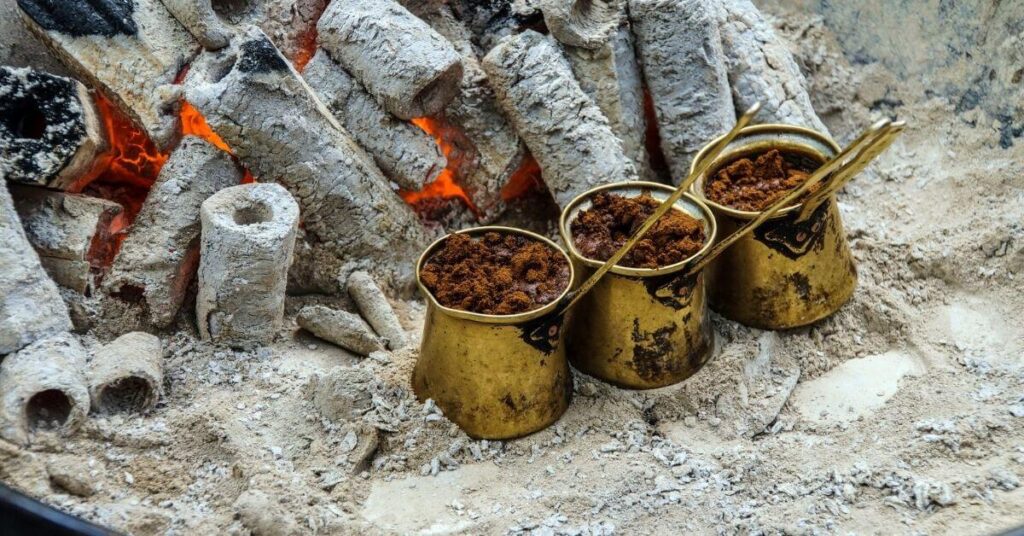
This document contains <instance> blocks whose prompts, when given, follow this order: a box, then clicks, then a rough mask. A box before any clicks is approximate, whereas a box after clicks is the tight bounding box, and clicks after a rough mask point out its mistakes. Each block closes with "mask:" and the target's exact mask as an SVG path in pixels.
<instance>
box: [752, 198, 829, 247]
mask: <svg viewBox="0 0 1024 536" xmlns="http://www.w3.org/2000/svg"><path fill="white" fill-rule="evenodd" d="M831 203H832V202H831V201H825V202H824V203H822V204H821V205H819V206H818V208H816V209H814V212H812V213H811V216H810V217H809V218H807V221H804V222H797V221H796V219H797V218H798V217H799V214H798V213H797V212H793V213H790V214H787V215H786V216H784V217H782V218H779V219H777V220H768V221H766V222H764V223H763V224H762V225H760V226H759V227H757V228H756V229H754V237H755V238H756V239H757V240H758V241H759V242H761V243H762V244H764V245H765V246H767V247H769V248H771V249H772V250H774V251H777V252H779V253H780V254H782V255H784V256H785V257H787V258H789V259H792V260H796V259H799V258H800V257H803V256H804V255H806V254H807V252H809V251H811V250H812V249H814V250H821V248H823V247H825V226H826V224H827V222H828V219H829V218H828V210H829V205H830V204H831Z"/></svg>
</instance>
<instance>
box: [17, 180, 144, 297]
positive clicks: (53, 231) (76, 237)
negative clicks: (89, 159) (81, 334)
mask: <svg viewBox="0 0 1024 536" xmlns="http://www.w3.org/2000/svg"><path fill="white" fill-rule="evenodd" d="M11 195H12V197H13V198H14V208H15V210H17V211H18V216H19V217H20V218H21V223H22V226H23V227H24V228H25V235H26V236H27V237H28V241H29V243H31V244H32V247H33V248H35V250H36V253H38V254H39V260H40V261H41V262H42V265H43V268H44V269H46V272H47V273H48V274H50V277H51V278H52V279H53V280H54V282H55V283H57V284H58V285H61V286H63V287H67V288H69V289H72V290H74V291H75V292H78V293H79V294H91V292H92V288H93V285H94V277H95V274H97V273H99V271H100V270H101V269H102V261H103V259H104V258H105V257H107V255H106V254H105V252H106V250H107V249H108V248H110V247H111V245H112V244H113V241H114V237H113V236H112V235H111V227H112V225H113V223H114V220H115V219H116V218H119V217H121V215H122V213H123V211H124V209H123V208H122V207H121V205H119V204H117V203H115V202H113V201H107V200H105V199H100V198H98V197H87V196H84V195H77V194H67V193H64V192H55V191H52V190H47V189H44V188H36V187H31V186H17V185H13V184H12V185H11Z"/></svg>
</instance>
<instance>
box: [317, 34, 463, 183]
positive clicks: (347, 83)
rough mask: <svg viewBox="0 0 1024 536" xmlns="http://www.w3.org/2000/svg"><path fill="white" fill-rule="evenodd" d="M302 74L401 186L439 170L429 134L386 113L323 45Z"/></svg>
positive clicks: (434, 176)
mask: <svg viewBox="0 0 1024 536" xmlns="http://www.w3.org/2000/svg"><path fill="white" fill-rule="evenodd" d="M303 77H305V79H306V81H307V82H309V85H310V87H312V88H313V90H314V91H316V92H317V94H318V95H319V96H320V98H321V99H323V101H324V104H326V105H327V108H328V109H330V111H331V113H333V114H334V117H335V118H337V120H338V121H339V122H341V124H342V126H343V127H345V130H347V131H348V133H349V134H351V135H352V137H353V138H355V140H356V141H357V142H359V145H361V146H362V147H363V149H366V152H368V153H369V154H370V155H371V156H372V157H373V161H374V162H376V163H377V166H379V167H380V169H381V171H383V172H384V174H385V175H387V176H388V178H390V179H391V180H393V181H395V183H396V184H398V185H399V186H401V187H402V188H406V189H408V190H420V189H422V188H423V185H424V184H426V183H429V182H433V181H434V180H435V179H437V176H438V175H440V174H441V171H443V170H444V168H445V166H446V165H447V160H446V159H445V157H444V155H442V154H441V150H440V149H439V148H438V147H437V142H435V141H434V140H433V138H431V137H430V136H429V135H427V133H426V132H423V130H421V129H419V128H417V127H416V126H415V125H411V124H409V123H407V122H405V121H402V120H399V119H398V118H396V117H395V116H393V115H391V114H390V113H388V111H387V110H385V109H384V108H383V107H382V106H381V105H380V103H378V102H377V101H376V100H374V98H373V97H372V96H370V94H369V93H367V92H366V90H365V89H364V88H363V85H362V84H360V83H359V81H358V80H356V79H355V78H353V77H352V75H351V74H349V73H348V71H346V70H345V68H344V67H342V66H341V65H340V64H338V63H337V62H335V61H334V60H333V59H331V57H330V55H328V54H327V53H326V52H324V51H323V50H319V51H317V53H316V55H315V56H313V59H312V60H311V61H310V62H309V64H308V65H307V66H306V69H305V70H304V71H303Z"/></svg>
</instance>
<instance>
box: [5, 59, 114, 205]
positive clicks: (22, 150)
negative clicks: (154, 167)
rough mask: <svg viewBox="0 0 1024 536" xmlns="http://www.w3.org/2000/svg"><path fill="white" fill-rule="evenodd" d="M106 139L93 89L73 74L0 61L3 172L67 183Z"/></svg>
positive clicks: (86, 168)
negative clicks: (78, 80) (11, 64)
mask: <svg viewBox="0 0 1024 536" xmlns="http://www.w3.org/2000/svg"><path fill="white" fill-rule="evenodd" d="M106 146H107V142H106V138H105V137H104V133H103V127H102V125H101V124H100V120H99V117H98V116H97V113H96V108H95V106H94V105H93V102H92V97H90V96H89V90H88V89H86V87H85V86H84V85H82V84H81V83H79V82H77V81H75V80H72V79H70V78H64V77H62V76H54V75H52V74H47V73H43V72H39V71H34V70H32V69H12V68H10V67H0V177H6V178H7V180H10V181H15V182H24V183H28V184H38V185H41V186H48V187H50V188H57V189H61V190H63V189H67V188H68V187H69V186H70V185H71V184H72V183H74V182H75V180H76V179H79V178H81V177H83V176H84V175H87V174H89V173H90V171H91V170H92V166H93V162H94V161H95V160H96V156H97V155H98V154H99V153H101V152H102V151H104V150H105V149H106Z"/></svg>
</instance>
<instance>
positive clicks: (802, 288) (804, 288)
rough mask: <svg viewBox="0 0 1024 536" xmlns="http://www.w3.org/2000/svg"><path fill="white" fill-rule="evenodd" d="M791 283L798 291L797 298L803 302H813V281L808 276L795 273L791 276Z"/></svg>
mask: <svg viewBox="0 0 1024 536" xmlns="http://www.w3.org/2000/svg"><path fill="white" fill-rule="evenodd" d="M788 279H789V282H790V284H792V285H793V288H794V289H796V294H797V296H800V299H801V300H803V301H805V302H806V301H810V300H811V281H810V279H809V278H808V277H807V275H806V274H804V273H801V272H793V273H792V274H789V277H788Z"/></svg>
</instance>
